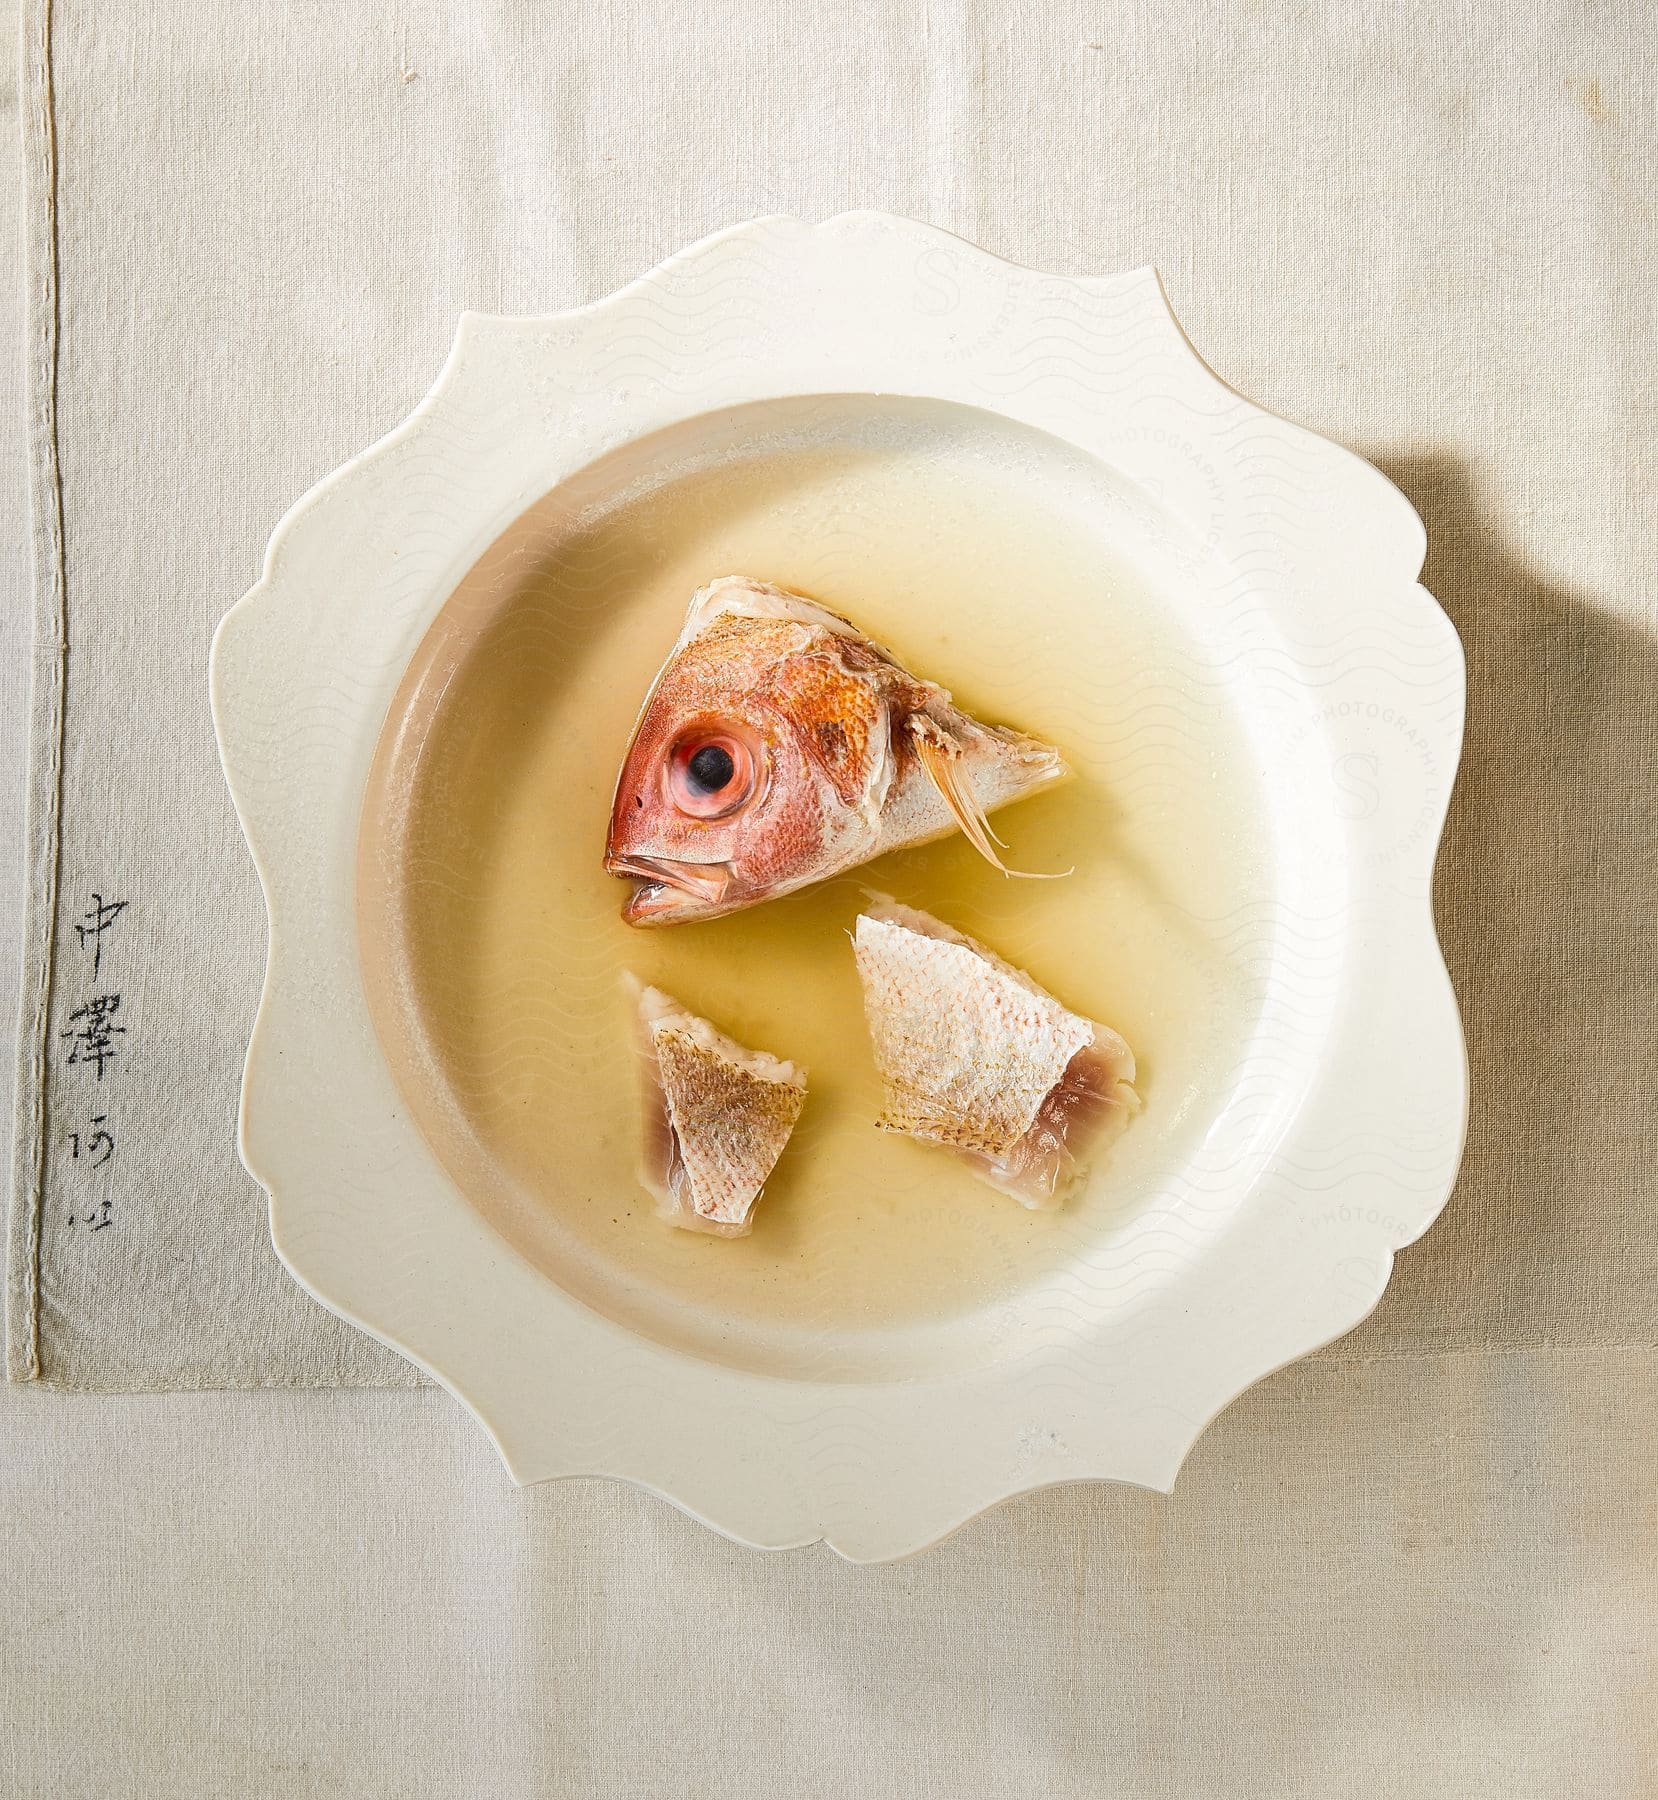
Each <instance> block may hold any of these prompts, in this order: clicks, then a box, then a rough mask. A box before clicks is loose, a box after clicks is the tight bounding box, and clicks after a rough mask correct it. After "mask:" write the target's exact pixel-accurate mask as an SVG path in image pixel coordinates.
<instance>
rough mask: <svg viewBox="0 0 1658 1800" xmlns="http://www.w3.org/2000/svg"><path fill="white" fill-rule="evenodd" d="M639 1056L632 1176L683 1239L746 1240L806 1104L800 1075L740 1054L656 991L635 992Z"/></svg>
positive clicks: (774, 1061)
mask: <svg viewBox="0 0 1658 1800" xmlns="http://www.w3.org/2000/svg"><path fill="white" fill-rule="evenodd" d="M638 1005H639V1023H640V1042H641V1048H642V1050H643V1052H644V1058H643V1060H644V1076H645V1081H644V1086H645V1094H644V1100H645V1149H644V1161H643V1165H642V1167H641V1171H640V1177H641V1179H642V1180H643V1182H644V1184H645V1186H646V1187H647V1188H648V1189H649V1190H650V1192H651V1193H652V1194H653V1195H654V1196H655V1198H656V1202H657V1211H658V1213H659V1215H660V1216H661V1217H662V1218H664V1219H666V1220H668V1221H669V1223H671V1224H674V1225H678V1226H681V1227H683V1228H684V1229H685V1230H687V1231H703V1232H709V1233H712V1234H713V1235H714V1236H716V1237H747V1236H748V1234H749V1232H750V1231H751V1230H753V1218H754V1205H755V1202H756V1201H757V1200H758V1199H759V1198H760V1192H761V1189H762V1188H763V1187H764V1186H765V1183H766V1180H767V1178H768V1177H769V1176H770V1174H771V1172H772V1170H773V1169H774V1168H775V1167H776V1166H777V1159H778V1158H779V1157H780V1156H781V1155H782V1154H783V1147H784V1146H785V1145H786V1144H787V1143H788V1141H789V1134H790V1133H791V1132H792V1131H793V1130H794V1127H795V1121H796V1120H797V1119H798V1118H799V1117H800V1109H801V1107H802V1106H804V1105H805V1103H806V1071H805V1070H804V1069H802V1068H799V1067H798V1066H797V1065H796V1064H794V1063H791V1062H784V1061H782V1060H781V1059H780V1058H778V1057H775V1056H768V1055H767V1054H766V1053H765V1052H764V1051H762V1050H746V1049H744V1048H743V1046H742V1045H741V1044H739V1043H736V1042H735V1041H734V1040H733V1039H731V1038H729V1037H727V1036H726V1035H725V1033H724V1032H722V1031H719V1030H717V1029H716V1028H715V1027H714V1026H713V1025H711V1024H710V1023H709V1022H708V1020H706V1019H702V1018H698V1017H697V1015H696V1014H695V1013H693V1012H691V1011H689V1010H688V1009H687V1008H686V1007H684V1006H682V1005H680V1003H679V1002H678V1001H677V1000H675V999H674V998H672V996H671V995H668V994H664V993H663V992H662V991H661V989H660V988H652V987H644V988H640V989H639V992H638Z"/></svg>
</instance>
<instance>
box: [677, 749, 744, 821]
mask: <svg viewBox="0 0 1658 1800" xmlns="http://www.w3.org/2000/svg"><path fill="white" fill-rule="evenodd" d="M754 779H755V757H754V753H753V751H752V750H750V749H749V747H748V745H747V744H745V743H744V742H743V740H742V739H741V738H739V737H737V736H736V735H735V734H733V733H732V732H729V731H719V730H708V729H700V730H697V731H692V732H688V733H686V735H685V736H684V737H682V738H681V739H680V740H679V742H678V743H676V744H675V745H674V747H673V749H672V750H671V751H670V752H669V755H668V795H669V798H670V799H671V800H672V801H673V803H674V805H675V806H677V807H678V808H679V810H680V811H681V812H682V813H687V814H689V815H690V817H692V818H693V819H719V818H723V817H724V816H725V815H726V814H727V813H731V812H735V811H736V810H737V808H738V807H739V806H741V805H742V804H743V803H744V802H745V801H746V800H747V799H748V798H749V796H750V795H751V794H752V793H753V792H754Z"/></svg>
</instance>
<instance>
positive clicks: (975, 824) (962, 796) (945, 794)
mask: <svg viewBox="0 0 1658 1800" xmlns="http://www.w3.org/2000/svg"><path fill="white" fill-rule="evenodd" d="M909 731H910V739H911V741H912V742H913V743H914V745H915V753H916V755H917V756H918V757H920V759H921V767H922V768H923V769H924V770H925V771H926V774H927V779H928V780H929V781H931V782H932V784H933V786H934V787H936V788H937V789H938V791H939V796H940V798H941V799H942V800H943V801H944V804H945V805H946V806H947V807H949V809H950V814H951V817H952V818H954V820H955V821H956V823H957V824H958V825H959V826H960V827H961V830H962V836H963V837H965V838H966V839H967V841H968V843H970V844H971V845H972V846H973V848H974V849H975V850H977V851H978V853H979V855H980V856H982V857H983V858H984V859H985V861H986V862H987V863H989V864H990V866H991V867H992V868H993V869H1000V870H1001V872H1002V873H1003V874H1004V875H1015V876H1017V877H1018V878H1019V879H1020V880H1021V881H1063V880H1064V878H1065V877H1066V876H1067V875H1069V874H1071V873H1073V871H1072V870H1070V869H1059V870H1056V871H1055V872H1053V873H1052V874H1039V873H1037V872H1036V871H1035V870H1031V869H1010V868H1009V867H1008V866H1007V864H1006V863H1005V862H1003V861H1002V859H1001V857H1000V856H998V855H997V853H996V846H997V845H998V844H1001V847H1002V848H1003V849H1004V850H1005V849H1006V848H1007V845H1006V844H1004V843H1002V840H1001V839H1000V838H999V837H997V835H996V833H995V832H994V831H992V830H991V828H990V821H989V819H988V818H987V817H986V816H985V810H984V808H983V807H982V806H980V804H979V797H978V795H977V794H975V793H974V792H973V784H972V782H971V781H969V780H968V779H967V775H966V772H965V770H964V769H963V768H962V761H961V746H960V745H959V744H958V743H957V742H956V741H955V739H954V738H952V737H950V736H949V735H948V734H947V733H946V732H945V731H944V730H943V729H942V728H941V727H940V726H938V725H937V724H935V723H934V721H933V720H931V719H929V718H928V717H927V715H926V714H925V713H912V714H911V715H910V719H909Z"/></svg>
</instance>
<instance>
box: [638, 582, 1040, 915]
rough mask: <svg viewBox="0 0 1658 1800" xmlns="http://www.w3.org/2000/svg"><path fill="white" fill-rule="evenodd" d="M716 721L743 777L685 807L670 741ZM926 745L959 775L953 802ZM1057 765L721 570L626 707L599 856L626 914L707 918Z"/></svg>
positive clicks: (688, 738)
mask: <svg viewBox="0 0 1658 1800" xmlns="http://www.w3.org/2000/svg"><path fill="white" fill-rule="evenodd" d="M713 733H724V734H727V735H728V736H729V737H733V738H736V739H738V740H740V741H741V743H742V744H743V745H745V746H747V747H748V749H749V750H750V751H751V752H752V758H753V762H754V764H755V768H756V779H755V782H754V787H753V791H752V794H751V796H750V797H749V798H748V799H747V800H746V801H745V802H744V803H743V804H741V805H740V806H738V807H737V808H735V809H734V810H733V811H731V812H730V813H729V814H726V815H722V816H718V817H692V816H690V815H689V814H688V813H687V812H686V811H685V810H684V808H683V807H682V806H681V805H680V804H679V803H678V802H677V801H676V798H675V795H674V791H673V788H672V783H671V780H670V775H669V771H670V769H671V767H672V765H673V761H674V756H675V753H676V747H678V746H683V745H685V744H687V743H690V742H693V741H695V740H696V739H697V737H698V736H699V734H713ZM929 759H930V760H931V763H932V765H933V766H934V767H935V768H937V767H939V766H943V767H944V769H945V777H944V778H945V779H946V780H947V781H953V782H955V784H956V785H957V787H958V789H959V794H958V799H957V803H956V808H955V809H954V810H953V809H952V804H951V802H950V800H949V799H948V798H947V797H946V795H945V793H944V791H943V790H942V789H941V786H940V781H939V778H938V777H937V776H936V775H934V774H929V772H928V771H929ZM1067 773H1068V771H1067V770H1066V768H1065V764H1064V761H1063V759H1062V757H1061V756H1060V753H1059V752H1058V751H1057V750H1056V749H1054V748H1053V747H1052V746H1051V745H1049V744H1045V743H1043V742H1041V741H1040V740H1039V739H1037V738H1033V737H1030V736H1028V735H1026V734H1024V733H1022V732H1018V731H1013V730H1011V729H1009V728H1006V727H1003V726H995V725H985V724H983V723H981V722H980V721H979V720H976V719H974V718H971V717H970V716H969V715H968V714H966V713H964V712H963V711H962V710H961V709H960V708H959V707H958V706H956V705H955V703H954V702H953V701H952V700H951V698H950V696H949V694H948V693H947V692H946V691H945V690H944V689H943V688H941V687H939V686H938V685H937V684H936V683H934V682H929V681H924V680H921V679H919V678H918V677H916V676H914V675H912V674H911V673H910V672H909V671H908V670H906V669H904V668H903V667H901V666H900V665H899V664H898V663H897V662H896V661H895V660H894V659H893V657H892V656H891V655H890V653H889V652H887V651H885V650H884V649H882V648H881V646H880V645H879V644H876V643H875V642H873V641H872V640H871V639H870V638H868V637H866V636H864V634H863V633H862V632H860V631H858V630H857V628H856V627H855V626H853V625H851V624H850V623H849V622H848V621H847V620H845V619H843V618H841V617H840V616H839V615H838V614H835V613H832V612H830V611H829V610H828V609H827V608H825V607H822V606H820V605H818V604H817V602H815V601H813V600H810V599H807V598H806V597H805V596H803V595H800V594H793V593H790V592H788V591H787V590H786V589H783V588H778V587H774V586H771V585H770V584H769V583H765V582H759V581H753V580H751V579H749V578H748V577H746V576H722V577H721V578H720V579H718V580H716V581H714V582H711V583H710V584H709V585H708V586H707V587H705V588H702V589H700V590H699V591H698V593H697V594H696V595H695V596H694V597H693V598H692V601H691V604H690V608H689V610H688V612H687V614H686V620H685V625H684V628H683V630H682V631H681V632H680V635H679V638H678V641H677V642H676V643H675V645H674V647H673V649H672V650H671V651H670V653H669V655H668V658H667V660H666V661H665V662H664V664H663V666H662V668H661V670H660V672H659V673H658V675H657V677H656V680H655V682H654V683H653V684H652V687H651V690H650V692H649V694H648V695H647V696H646V699H645V703H644V705H643V707H642V708H641V710H640V714H639V718H638V720H637V721H636V723H635V726H634V730H633V736H632V739H631V741H630V743H629V745H628V749H627V752H626V755H625V757H624V759H623V763H622V768H621V772H620V774H619V776H618V779H617V784H616V793H615V798H614V801H613V804H612V808H611V817H610V828H609V832H608V835H607V838H606V844H605V868H606V870H607V871H608V872H609V873H611V874H613V875H618V876H621V877H623V878H625V879H631V880H633V881H634V883H635V887H634V890H633V893H632V894H631V895H630V897H629V899H628V901H627V902H626V904H625V905H624V908H623V916H624V917H625V918H627V920H628V921H629V923H631V924H635V925H658V924H671V923H678V922H681V921H684V920H691V919H712V918H718V917H720V916H721V915H723V914H726V913H731V912H736V911H738V910H740V909H741V908H743V907H747V906H754V905H758V904H759V903H760V902H762V901H765V900H770V899H773V898H776V897H778V896H780V895H783V894H788V893H792V892H794V891H795V890H796V889H798V888H802V887H806V886H808V885H810V884H811V883H813V882H818V881H823V880H826V879H828V878H829V877H831V876H834V875H838V874H841V873H843V872H844V871H845V870H847V869H850V868H854V867H856V866H857V865H858V864H860V863H864V862H867V861H869V860H870V859H871V858H872V857H876V856H880V855H883V854H885V853H886V852H887V851H889V850H896V849H902V848H906V847H908V846H911V845H915V844H922V843H927V842H929V841H931V840H933V839H935V838H940V837H946V836H948V835H949V834H950V833H952V832H954V831H956V830H957V829H959V828H960V826H961V822H962V820H961V809H962V808H963V807H965V808H966V809H967V811H968V813H970V814H977V815H979V817H980V818H981V819H982V815H983V814H984V813H988V812H990V811H993V810H994V809H995V808H997V807H1000V806H1005V805H1007V804H1008V803H1009V802H1010V801H1013V800H1017V799H1021V798H1023V797H1024V796H1025V795H1027V794H1030V793H1034V792H1036V791H1037V790H1038V789H1041V788H1044V787H1047V786H1050V785H1052V784H1053V783H1054V782H1057V781H1060V780H1062V779H1064V778H1065V776H1066V774H1067ZM975 841H978V840H977V839H975ZM992 854H993V853H992Z"/></svg>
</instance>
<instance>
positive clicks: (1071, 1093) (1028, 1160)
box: [852, 898, 1140, 1208]
mask: <svg viewBox="0 0 1658 1800" xmlns="http://www.w3.org/2000/svg"><path fill="white" fill-rule="evenodd" d="M852 941H853V951H854V954H855V956H856V958H857V964H858V977H859V979H860V980H861V982H862V983H863V991H864V1013H865V1016H866V1018H867V1020H868V1022H869V1032H870V1038H871V1042H872V1045H873V1049H874V1055H875V1065H876V1068H877V1070H878V1071H879V1073H880V1076H881V1081H882V1084H883V1087H884V1090H885V1095H884V1104H883V1107H882V1111H881V1116H880V1118H879V1119H878V1120H877V1121H876V1123H877V1124H878V1125H879V1126H880V1127H881V1129H882V1130H884V1131H898V1132H903V1133H904V1134H905V1135H906V1136H909V1137H913V1138H920V1139H922V1140H923V1141H924V1142H927V1143H933V1144H941V1145H943V1146H944V1147H945V1148H946V1149H948V1150H951V1151H954V1152H955V1154H956V1155H958V1156H960V1157H961V1158H962V1159H963V1161H965V1162H966V1163H968V1165H969V1166H970V1167H971V1168H972V1169H973V1170H974V1172H975V1173H976V1174H978V1175H980V1176H981V1177H982V1178H983V1179H984V1180H986V1181H988V1182H989V1183H990V1185H991V1186H992V1187H994V1188H997V1189H999V1190H1000V1191H1001V1192H1002V1193H1004V1194H1010V1195H1012V1197H1013V1198H1014V1199H1015V1200H1018V1201H1019V1202H1020V1203H1021V1204H1022V1205H1025V1206H1029V1207H1042V1208H1050V1207H1056V1206H1058V1205H1059V1204H1060V1203H1061V1201H1062V1199H1063V1197H1064V1193H1065V1190H1066V1189H1067V1188H1068V1187H1069V1186H1070V1185H1071V1184H1072V1183H1073V1182H1074V1181H1075V1179H1076V1177H1077V1176H1078V1175H1079V1174H1080V1173H1081V1168H1082V1164H1081V1158H1082V1155H1083V1154H1084V1152H1085V1151H1087V1150H1088V1149H1089V1148H1090V1147H1091V1146H1095V1145H1097V1144H1098V1143H1099V1142H1100V1141H1101V1140H1102V1138H1103V1137H1104V1135H1105V1133H1106V1132H1107V1131H1108V1130H1109V1129H1111V1128H1116V1129H1121V1128H1122V1126H1124V1125H1126V1124H1127V1122H1128V1120H1129V1119H1130V1118H1131V1117H1132V1116H1133V1115H1134V1114H1135V1113H1136V1112H1138V1111H1139V1109H1140V1096H1139V1095H1138V1094H1137V1093H1136V1092H1135V1089H1134V1086H1133V1082H1134V1053H1133V1051H1131V1050H1130V1049H1129V1047H1128V1045H1127V1044H1126V1043H1125V1042H1124V1041H1123V1039H1122V1038H1120V1037H1119V1036H1118V1035H1117V1033H1116V1032H1114V1031H1112V1030H1111V1029H1110V1028H1109V1027H1108V1026H1105V1025H1101V1024H1098V1023H1097V1022H1096V1021H1094V1020H1092V1019H1084V1018H1081V1017H1079V1016H1078V1015H1077V1014H1076V1013H1073V1012H1070V1011H1068V1010H1067V1009H1066V1008H1065V1007H1063V1006H1061V1005H1060V1003H1059V1002H1058V1001H1057V1000H1056V999H1055V998H1054V997H1053V995H1052V994H1050V993H1048V992H1047V991H1046V989H1044V988H1042V987H1039V986H1038V985H1037V983H1036V982H1034V981H1033V980H1032V979H1031V978H1030V976H1028V975H1027V974H1025V973H1024V972H1023V970H1020V969H1016V968H1015V967H1014V966H1013V965H1012V964H1011V963H1008V962H1004V961H1003V960H1002V958H1001V957H999V956H997V955H996V954H995V952H994V951H992V950H987V949H986V948H985V946H984V945H983V944H981V943H978V942H977V941H976V940H974V939H973V938H970V937H967V936H966V935H965V934H964V933H962V932H959V931H956V930H955V929H954V928H953V927H951V926H949V925H946V924H945V923H944V921H943V920H942V919H935V918H934V917H933V916H932V914H930V913H924V912H920V911H918V910H916V909H915V908H914V907H910V906H902V905H900V904H899V903H898V902H897V901H894V900H888V899H885V898H878V899H875V900H873V901H872V902H871V904H870V905H869V907H868V908H867V910H866V911H864V912H863V913H861V914H860V915H859V917H858V922H857V926H856V928H855V929H854V932H853V940H852Z"/></svg>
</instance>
